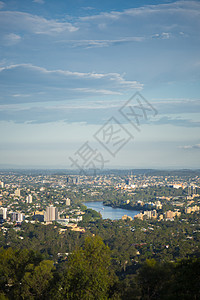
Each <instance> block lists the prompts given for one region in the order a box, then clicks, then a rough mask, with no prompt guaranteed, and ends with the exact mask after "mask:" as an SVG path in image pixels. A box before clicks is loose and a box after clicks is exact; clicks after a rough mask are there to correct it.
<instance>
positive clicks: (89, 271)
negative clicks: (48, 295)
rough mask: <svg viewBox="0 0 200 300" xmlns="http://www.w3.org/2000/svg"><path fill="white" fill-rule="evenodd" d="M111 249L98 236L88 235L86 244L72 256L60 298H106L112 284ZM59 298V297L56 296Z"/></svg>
mask: <svg viewBox="0 0 200 300" xmlns="http://www.w3.org/2000/svg"><path fill="white" fill-rule="evenodd" d="M109 267H110V250H109V248H108V246H106V245H105V244H104V243H103V241H102V239H101V238H100V237H98V236H95V237H94V236H93V237H87V238H86V239H85V243H84V246H83V247H82V248H80V249H78V250H76V251H74V253H73V254H72V255H71V256H70V258H69V262H68V266H67V273H66V275H65V277H64V281H63V284H62V287H59V291H60V295H59V297H60V299H70V300H77V299H81V300H106V299H108V298H109V297H108V292H109V288H110V286H111V284H112V276H111V275H110V272H109ZM56 298H57V299H58V297H57V296H56Z"/></svg>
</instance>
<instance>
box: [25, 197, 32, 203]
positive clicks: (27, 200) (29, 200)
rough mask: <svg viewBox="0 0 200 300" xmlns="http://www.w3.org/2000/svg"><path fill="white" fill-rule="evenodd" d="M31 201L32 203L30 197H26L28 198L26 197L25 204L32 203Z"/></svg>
mask: <svg viewBox="0 0 200 300" xmlns="http://www.w3.org/2000/svg"><path fill="white" fill-rule="evenodd" d="M32 201H33V197H32V195H28V196H27V197H26V202H27V203H32Z"/></svg>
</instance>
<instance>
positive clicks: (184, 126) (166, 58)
mask: <svg viewBox="0 0 200 300" xmlns="http://www.w3.org/2000/svg"><path fill="white" fill-rule="evenodd" d="M199 16H200V3H199V1H158V0H154V1H147V0H145V1H134V3H133V1H129V0H128V1H125V3H123V2H122V1H113V0H112V1H109V2H106V1H101V3H100V2H99V1H92V0H87V1H73V3H71V2H70V1H64V0H61V1H59V2H57V1H55V0H52V1H45V0H34V1H32V0H29V1H25V0H22V1H19V0H14V1H11V0H8V1H0V25H1V26H0V28H1V29H0V41H1V56H0V86H1V96H0V121H1V122H0V132H1V134H0V139H1V151H0V155H1V160H0V168H62V169H64V168H70V167H74V166H71V161H70V159H69V157H74V155H75V153H77V151H79V150H80V149H82V147H83V145H84V144H85V143H87V142H88V143H89V145H90V146H91V147H92V149H94V150H96V151H97V152H98V153H100V154H101V155H103V156H104V157H105V163H103V165H102V167H103V168H105V169H107V168H161V169H165V168H166V169H178V168H191V169H198V168H200V160H199V154H200V136H199V127H200V98H199V91H200V84H199V71H200V55H199V47H200V38H199V29H200V21H199V20H200V18H199ZM136 93H139V95H141V96H142V97H144V99H146V100H147V101H148V103H149V105H151V106H152V107H153V108H155V110H156V112H157V113H156V114H154V115H151V117H150V118H148V119H145V118H143V119H142V120H140V122H141V124H140V125H141V128H140V131H137V130H135V129H134V128H133V126H132V124H131V122H130V120H128V119H126V118H124V115H122V114H120V112H121V110H122V107H124V105H125V104H126V103H127V101H128V100H129V99H131V97H132V96H133V95H135V94H136ZM136 104H137V103H136ZM143 117H144V116H143ZM111 118H114V120H117V122H119V124H120V126H121V128H124V130H125V131H124V134H125V132H126V134H129V135H130V136H131V137H130V139H129V140H128V138H127V143H124V144H123V145H122V146H121V148H120V147H119V149H117V151H115V152H113V153H114V155H113V153H111V154H110V152H109V153H108V151H107V150H108V149H107V148H105V147H104V146H105V145H103V144H102V143H99V136H97V133H99V131H100V128H102V126H104V125H105V124H107V123H106V122H108V120H110V119H111ZM127 132H128V133H127ZM123 138H126V136H125V135H124V136H123ZM109 151H110V149H109ZM90 166H91V165H90Z"/></svg>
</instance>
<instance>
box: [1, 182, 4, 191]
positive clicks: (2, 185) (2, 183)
mask: <svg viewBox="0 0 200 300" xmlns="http://www.w3.org/2000/svg"><path fill="white" fill-rule="evenodd" d="M0 187H1V188H2V189H3V188H4V182H3V181H0Z"/></svg>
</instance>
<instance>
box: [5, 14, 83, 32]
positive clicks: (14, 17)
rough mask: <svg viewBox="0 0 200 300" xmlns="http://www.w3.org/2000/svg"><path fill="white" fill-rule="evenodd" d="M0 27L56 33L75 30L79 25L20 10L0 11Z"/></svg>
mask: <svg viewBox="0 0 200 300" xmlns="http://www.w3.org/2000/svg"><path fill="white" fill-rule="evenodd" d="M0 27H1V28H4V30H5V29H6V30H7V31H8V30H13V29H15V30H20V31H23V32H24V31H25V32H32V33H35V34H46V35H54V34H59V33H63V32H74V31H77V30H78V27H76V26H74V25H72V24H71V23H69V22H60V21H57V20H54V19H51V20H48V19H46V18H43V17H40V16H37V15H32V14H30V13H25V12H19V11H0Z"/></svg>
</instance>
